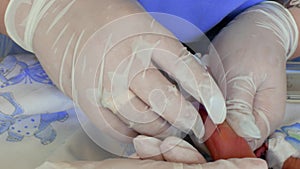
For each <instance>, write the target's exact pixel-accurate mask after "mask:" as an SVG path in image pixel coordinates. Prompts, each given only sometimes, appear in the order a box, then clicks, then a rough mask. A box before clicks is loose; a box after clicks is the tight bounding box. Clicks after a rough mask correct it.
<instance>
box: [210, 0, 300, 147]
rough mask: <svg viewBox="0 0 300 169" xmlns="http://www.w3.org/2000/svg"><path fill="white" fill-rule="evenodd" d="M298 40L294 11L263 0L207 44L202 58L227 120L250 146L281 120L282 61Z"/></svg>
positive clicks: (289, 53) (283, 81)
mask: <svg viewBox="0 0 300 169" xmlns="http://www.w3.org/2000/svg"><path fill="white" fill-rule="evenodd" d="M297 40H298V30H297V27H296V26H295V22H294V20H293V17H292V15H291V14H290V13H289V12H288V11H287V10H286V9H285V8H283V7H282V6H281V5H279V4H277V3H275V2H265V3H262V4H259V5H256V6H254V7H252V8H250V9H248V10H246V11H245V12H243V13H242V14H240V15H239V16H237V17H236V18H235V19H234V20H233V21H232V22H231V23H229V25H228V26H227V27H225V28H224V29H223V30H222V31H221V32H220V33H219V34H218V35H217V37H216V38H215V39H214V41H213V46H211V48H210V52H209V54H208V57H207V58H206V59H207V62H208V66H209V67H210V69H211V72H212V74H213V76H214V77H215V79H216V81H217V83H218V84H219V86H220V88H221V90H222V92H223V94H224V96H225V99H226V106H227V117H226V120H227V122H228V123H229V124H230V126H231V127H232V128H233V129H234V130H235V132H236V133H237V134H238V135H239V136H241V137H244V138H245V139H246V140H247V141H248V143H249V144H250V146H251V147H252V149H253V150H255V149H256V148H258V147H259V146H260V145H261V144H262V143H263V142H264V141H265V139H266V138H267V137H268V136H269V135H270V134H271V133H272V132H273V131H274V130H275V129H276V128H277V127H279V125H280V124H281V122H282V120H283V117H284V112H285V102H286V73H285V64H286V60H287V58H288V57H290V56H291V55H292V54H293V53H294V51H295V48H296V47H297ZM213 47H214V48H213ZM215 49H216V50H215ZM217 52H218V53H217Z"/></svg>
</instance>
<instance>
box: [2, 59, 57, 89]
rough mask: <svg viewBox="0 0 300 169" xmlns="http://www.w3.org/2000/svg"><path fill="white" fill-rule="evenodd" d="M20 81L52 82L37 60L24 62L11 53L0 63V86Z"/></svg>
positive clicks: (26, 82)
mask: <svg viewBox="0 0 300 169" xmlns="http://www.w3.org/2000/svg"><path fill="white" fill-rule="evenodd" d="M21 82H24V83H25V84H28V83H30V84H32V83H33V82H38V83H43V84H53V83H52V82H51V80H50V78H49V77H48V75H47V74H46V73H45V71H44V70H43V68H42V66H41V64H40V63H39V62H38V61H37V60H34V61H33V62H32V63H25V62H23V61H20V60H18V58H17V57H16V56H13V55H10V56H7V57H5V58H4V60H3V61H2V62H1V63H0V88H4V87H7V86H11V85H16V84H19V83H21Z"/></svg>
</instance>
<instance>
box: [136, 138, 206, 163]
mask: <svg viewBox="0 0 300 169" xmlns="http://www.w3.org/2000/svg"><path fill="white" fill-rule="evenodd" d="M133 143H134V147H135V149H136V152H137V155H138V156H139V157H140V158H141V159H152V160H166V161H169V162H177V163H185V164H202V163H205V162H206V160H205V159H204V157H203V156H202V155H201V154H200V153H199V152H198V151H197V150H196V149H195V148H194V147H193V146H192V145H190V144H189V143H187V142H186V141H184V140H182V139H180V138H177V137H172V136H171V137H167V138H166V139H164V140H163V141H161V140H159V139H156V138H154V137H148V136H142V135H140V136H138V137H136V138H134V140H133Z"/></svg>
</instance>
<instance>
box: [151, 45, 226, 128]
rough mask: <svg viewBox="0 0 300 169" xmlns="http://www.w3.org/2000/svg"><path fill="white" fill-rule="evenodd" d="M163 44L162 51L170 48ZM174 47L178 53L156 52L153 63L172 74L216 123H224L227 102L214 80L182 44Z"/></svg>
mask: <svg viewBox="0 0 300 169" xmlns="http://www.w3.org/2000/svg"><path fill="white" fill-rule="evenodd" d="M161 44H162V45H161V46H159V47H160V49H165V48H166V47H167V46H168V47H169V46H170V45H169V44H164V43H161ZM172 47H173V48H177V50H175V49H174V50H173V51H176V52H177V53H175V54H174V53H173V54H171V53H169V52H163V51H162V50H154V53H153V61H154V62H155V63H156V64H157V65H158V66H159V67H160V68H161V69H163V70H164V71H166V72H168V73H169V74H171V76H172V77H174V78H175V79H176V81H177V82H178V83H179V84H180V85H181V86H182V87H183V89H184V90H185V91H187V92H188V93H189V94H190V95H192V96H193V97H194V98H195V99H197V100H198V101H199V102H201V103H202V104H203V105H204V107H205V108H206V109H207V111H208V114H209V116H210V117H211V119H212V120H213V122H214V123H216V124H220V123H222V122H223V121H224V120H225V117H226V107H225V101H224V97H223V95H222V93H221V91H220V89H219V87H218V86H217V85H216V83H215V81H214V79H213V78H212V76H211V75H210V74H209V73H208V71H207V70H206V67H205V66H203V65H202V64H200V63H199V62H198V61H197V60H196V59H195V58H194V56H193V55H192V54H190V53H189V52H188V51H187V50H186V48H184V47H183V46H180V44H178V45H177V46H176V45H174V46H172ZM178 56H179V57H178Z"/></svg>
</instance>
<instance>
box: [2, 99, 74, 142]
mask: <svg viewBox="0 0 300 169" xmlns="http://www.w3.org/2000/svg"><path fill="white" fill-rule="evenodd" d="M0 97H2V98H4V99H5V100H7V101H8V102H9V103H10V104H11V105H12V106H13V107H14V111H13V112H12V113H11V114H10V115H7V114H4V113H3V112H1V111H0V134H3V133H5V132H7V134H8V136H7V138H6V140H7V141H9V142H19V141H22V140H23V138H24V137H33V136H34V137H35V138H37V139H39V140H40V142H41V143H42V144H44V145H47V144H49V143H51V142H53V141H54V140H55V138H56V131H55V130H54V128H53V127H52V125H51V124H52V123H54V122H64V121H65V120H67V119H68V117H69V115H68V113H67V111H60V112H54V113H45V114H35V115H24V111H23V110H22V108H21V106H20V105H19V104H18V103H17V102H16V101H15V99H14V98H13V95H12V94H11V93H0Z"/></svg>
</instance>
